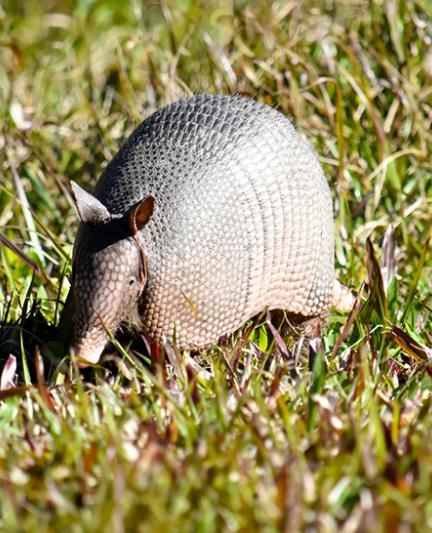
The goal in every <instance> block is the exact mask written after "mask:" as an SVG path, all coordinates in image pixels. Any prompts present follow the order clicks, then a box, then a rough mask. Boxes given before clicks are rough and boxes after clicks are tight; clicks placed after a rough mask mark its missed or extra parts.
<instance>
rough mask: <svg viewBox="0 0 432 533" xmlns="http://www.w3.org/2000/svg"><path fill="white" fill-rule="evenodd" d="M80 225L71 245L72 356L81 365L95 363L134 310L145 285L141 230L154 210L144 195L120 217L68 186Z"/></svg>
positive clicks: (145, 273)
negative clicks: (73, 328) (73, 317)
mask: <svg viewBox="0 0 432 533" xmlns="http://www.w3.org/2000/svg"><path fill="white" fill-rule="evenodd" d="M72 189H73V192H74V195H75V200H76V206H77V208H78V212H79V215H80V218H81V226H80V229H79V232H78V236H77V239H76V242H75V249H74V258H73V266H72V290H73V295H74V306H75V345H74V349H75V354H76V355H77V356H78V357H79V358H80V360H81V363H80V365H81V366H85V361H88V362H89V363H97V362H98V360H99V357H100V355H101V353H102V351H103V349H104V347H105V344H106V343H107V340H108V334H107V330H108V331H110V332H111V333H114V332H115V331H116V330H117V328H118V327H119V325H120V324H121V322H123V321H124V320H125V319H126V318H127V317H128V316H129V315H130V313H131V312H132V311H133V310H134V309H136V306H137V304H138V301H139V299H140V297H141V295H142V293H143V291H144V288H145V284H146V281H147V269H146V257H145V254H144V250H143V246H142V242H141V239H140V234H139V232H140V230H141V229H142V228H143V227H144V225H145V224H146V223H147V222H148V220H149V218H150V217H151V215H152V212H153V205H154V199H153V197H147V198H145V199H144V200H142V201H140V202H138V203H137V204H135V205H134V206H133V207H131V208H130V209H129V211H127V213H126V214H124V215H111V214H110V213H109V211H108V210H107V208H106V207H105V206H104V205H103V204H102V203H101V202H100V201H99V200H97V199H96V198H95V197H93V196H92V195H90V194H88V193H86V192H85V191H84V190H83V189H81V188H80V187H79V186H78V185H77V184H76V183H72Z"/></svg>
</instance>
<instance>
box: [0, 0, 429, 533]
mask: <svg viewBox="0 0 432 533" xmlns="http://www.w3.org/2000/svg"><path fill="white" fill-rule="evenodd" d="M202 92H210V93H224V94H236V93H242V94H246V95H249V96H251V97H253V98H256V99H258V100H260V101H262V102H266V103H268V104H270V105H273V106H275V107H277V108H278V109H279V110H280V111H282V112H283V113H284V114H286V115H287V116H290V117H292V119H293V121H294V122H295V124H296V125H297V127H298V129H299V130H300V131H301V132H303V133H304V135H305V136H306V137H307V138H308V139H309V141H310V142H311V143H312V144H313V146H314V147H315V149H316V152H317V154H318V155H319V159H320V161H321V163H322V165H323V168H324V169H325V172H326V174H327V176H328V179H329V182H330V184H331V189H332V193H333V195H334V205H335V229H336V265H337V270H338V275H339V278H340V279H341V280H342V281H343V282H344V283H345V284H346V285H347V286H349V287H350V288H351V289H352V291H353V292H354V294H356V295H357V299H356V303H355V305H354V308H353V310H352V312H351V313H350V314H349V315H348V316H347V315H341V314H338V313H336V312H332V313H331V315H330V317H329V324H328V327H327V329H326V330H325V332H324V334H323V338H322V343H321V346H320V345H319V343H314V345H313V346H311V349H310V357H309V359H308V360H307V361H303V362H302V364H300V363H299V362H298V361H297V360H296V359H295V357H294V355H293V353H292V351H291V347H292V346H291V344H290V343H289V341H287V342H285V341H284V340H283V339H282V337H281V336H280V335H279V334H278V332H277V330H276V329H275V327H274V325H273V324H271V323H270V321H268V320H266V316H264V317H263V319H262V321H261V323H260V324H257V323H254V324H246V325H245V327H244V329H243V330H242V331H241V332H239V333H238V334H237V335H236V336H234V338H233V340H232V341H231V342H230V343H229V344H228V345H227V346H224V347H222V348H216V347H215V348H214V349H213V350H211V351H209V353H204V354H202V355H200V356H199V357H195V358H192V357H191V356H190V355H189V354H187V353H179V352H178V350H177V349H176V348H175V347H171V348H167V349H166V350H161V352H160V354H159V357H157V358H154V357H153V359H152V360H150V358H149V357H148V354H146V353H145V349H144V343H143V342H142V341H141V343H140V342H139V339H138V340H136V341H135V343H136V344H135V345H134V346H135V348H134V346H132V347H130V346H129V344H128V341H127V338H120V339H119V340H118V341H115V343H114V346H113V348H112V349H111V351H110V352H109V353H108V354H107V355H106V357H105V360H103V361H102V364H101V365H100V366H99V367H98V368H95V369H91V370H90V371H87V372H86V373H84V375H83V374H82V373H80V372H79V370H78V368H77V365H76V361H74V360H71V358H70V357H69V353H68V343H69V342H70V334H68V330H69V329H70V328H68V327H62V326H60V327H58V324H59V319H60V316H61V313H62V310H63V304H64V302H65V299H66V296H67V293H68V289H69V275H70V270H71V253H72V245H73V240H74V236H75V233H76V229H77V226H78V219H77V216H76V212H75V210H74V206H73V202H72V198H71V193H70V189H69V181H70V180H76V181H77V182H78V183H80V184H81V185H82V186H83V187H85V188H86V189H87V190H91V188H92V187H93V185H94V184H95V182H96V180H97V178H98V177H99V175H100V174H101V172H102V170H103V168H104V166H105V165H106V164H107V162H108V161H109V160H110V159H111V158H112V156H113V155H114V154H115V153H116V151H117V150H118V148H119V146H120V145H121V143H122V142H123V141H124V140H125V139H126V138H127V136H128V135H129V134H130V132H131V131H132V130H133V129H134V127H135V126H136V125H137V124H139V123H140V122H141V121H142V120H143V119H144V118H145V117H146V116H148V115H149V114H150V113H151V112H152V111H154V110H155V109H157V108H158V107H160V106H162V105H165V104H166V103H169V102H171V101H173V100H175V99H178V98H181V97H184V96H187V95H190V94H193V93H202ZM0 124H1V131H0V241H1V244H0V435H1V437H0V530H3V531H35V530H37V531H60V530H62V529H64V530H67V531H115V532H122V531H203V532H204V531H205V532H211V531H266V532H272V531H300V530H302V531H335V530H340V531H343V532H354V531H374V532H376V531H389V532H390V531H397V530H399V531H427V530H432V425H431V416H432V349H431V348H432V286H431V285H432V281H431V280H432V252H431V232H432V216H431V213H432V163H431V153H432V128H431V125H432V3H431V2H430V0H369V1H367V0H327V1H325V2H315V1H312V0H303V1H301V0H293V1H264V0H257V1H255V2H247V1H237V0H233V1H231V2H229V1H224V0H219V1H214V0H207V1H203V0H198V1H191V0H179V1H177V2H171V1H170V0H160V2H153V1H147V0H143V1H139V0H132V1H131V2H118V1H116V0H75V1H68V0H42V1H41V0H26V1H25V2H17V1H14V0H4V1H3V2H1V3H0Z"/></svg>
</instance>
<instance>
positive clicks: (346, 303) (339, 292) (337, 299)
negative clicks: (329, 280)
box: [332, 279, 354, 313]
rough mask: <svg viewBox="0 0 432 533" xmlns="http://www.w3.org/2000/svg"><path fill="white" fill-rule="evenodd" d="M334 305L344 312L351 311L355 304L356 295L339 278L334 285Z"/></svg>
mask: <svg viewBox="0 0 432 533" xmlns="http://www.w3.org/2000/svg"><path fill="white" fill-rule="evenodd" d="M332 305H333V307H334V308H335V309H336V310H337V311H340V312H342V313H348V312H349V311H351V309H352V306H353V305H354V296H353V295H352V294H351V293H350V291H349V290H348V289H347V288H346V287H344V286H343V285H342V284H341V283H339V281H338V280H337V279H335V280H334V285H333V304H332Z"/></svg>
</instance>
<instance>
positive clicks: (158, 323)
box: [95, 96, 334, 348]
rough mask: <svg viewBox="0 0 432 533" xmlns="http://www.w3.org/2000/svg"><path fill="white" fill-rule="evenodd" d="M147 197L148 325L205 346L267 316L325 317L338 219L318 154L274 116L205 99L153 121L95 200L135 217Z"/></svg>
mask: <svg viewBox="0 0 432 533" xmlns="http://www.w3.org/2000/svg"><path fill="white" fill-rule="evenodd" d="M147 195H153V196H154V197H155V198H156V207H155V212H154V215H153V217H152V219H151V221H150V222H149V224H148V225H147V226H146V227H145V228H144V230H143V233H142V237H143V241H144V245H145V249H146V252H147V255H148V262H149V279H148V284H147V288H146V292H145V295H144V306H143V309H144V311H143V317H142V318H143V324H144V328H145V330H146V331H147V333H148V334H149V335H150V336H152V337H156V338H161V337H162V336H165V335H167V336H172V335H173V334H175V336H176V339H177V342H178V344H179V345H180V346H183V347H184V346H189V347H197V348H200V347H203V346H207V345H209V344H212V343H214V342H216V341H217V339H218V338H219V337H220V336H221V335H224V334H226V333H231V332H233V331H234V330H235V329H236V328H238V327H239V326H240V325H241V324H242V323H243V322H244V321H245V320H247V319H248V318H250V317H251V316H253V315H255V314H257V313H259V312H260V311H262V310H263V309H265V308H266V307H268V308H270V309H274V308H282V309H285V310H287V311H289V312H292V313H298V314H301V315H304V316H318V315H322V314H325V312H326V310H327V308H328V306H329V305H330V303H331V300H332V291H333V280H334V267H333V253H334V252H333V246H334V245H333V220H332V218H333V217H332V203H331V197H330V192H329V188H328V185H327V181H326V179H325V177H324V175H323V173H322V170H321V168H320V165H319V163H318V161H317V159H316V157H315V155H314V154H313V152H312V150H311V148H310V147H309V146H308V144H307V143H306V142H305V141H304V140H303V139H302V137H301V136H300V135H299V134H298V133H297V132H296V130H295V128H294V127H293V126H292V124H291V123H290V122H289V121H288V120H287V119H286V118H285V117H284V116H283V115H282V114H280V113H279V112H277V111H275V110H274V109H272V108H270V107H268V106H265V105H262V104H259V103H256V102H254V101H252V100H248V99H245V98H241V97H228V96H196V97H192V98H189V99H187V100H184V101H180V102H177V103H174V104H172V105H170V106H168V107H165V108H163V109H161V110H160V111H158V112H156V113H154V114H153V115H151V116H150V117H149V118H147V119H146V120H145V121H144V122H143V123H142V124H141V125H140V126H139V127H138V128H137V129H136V130H135V132H134V133H133V134H132V136H131V137H130V138H129V140H128V141H127V142H126V144H125V145H124V146H123V147H122V148H121V150H120V151H119V153H118V154H117V156H116V157H115V158H114V160H113V161H112V162H111V164H110V165H109V166H108V168H107V169H106V171H105V173H104V175H103V176H102V177H101V179H100V181H99V182H98V184H97V187H96V190H95V196H96V197H97V198H98V199H99V200H100V201H101V202H102V203H103V204H105V205H106V206H107V208H108V210H109V211H110V212H111V213H124V212H125V211H126V210H127V208H129V207H130V206H131V205H133V204H134V203H135V202H137V201H138V200H140V199H141V198H144V197H146V196H147Z"/></svg>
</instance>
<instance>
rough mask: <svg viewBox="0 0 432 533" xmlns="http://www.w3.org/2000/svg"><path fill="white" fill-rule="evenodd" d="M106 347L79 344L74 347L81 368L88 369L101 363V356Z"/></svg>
mask: <svg viewBox="0 0 432 533" xmlns="http://www.w3.org/2000/svg"><path fill="white" fill-rule="evenodd" d="M104 347H105V345H104V344H102V345H94V344H85V343H78V344H75V346H74V354H75V356H76V358H77V360H78V366H79V367H80V368H86V367H87V366H89V365H95V364H96V363H98V362H99V359H100V356H101V355H102V352H103V350H104Z"/></svg>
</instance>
